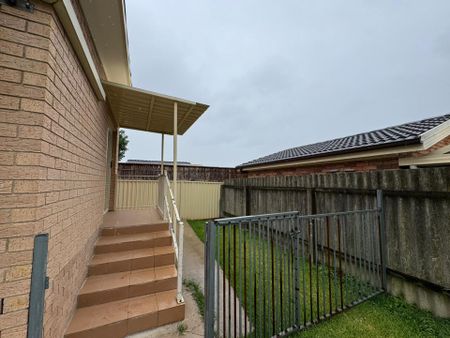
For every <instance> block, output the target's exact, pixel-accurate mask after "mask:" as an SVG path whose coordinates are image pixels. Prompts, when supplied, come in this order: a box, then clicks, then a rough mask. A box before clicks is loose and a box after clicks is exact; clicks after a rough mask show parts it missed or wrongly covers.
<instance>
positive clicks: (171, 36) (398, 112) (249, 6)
mask: <svg viewBox="0 0 450 338" xmlns="http://www.w3.org/2000/svg"><path fill="white" fill-rule="evenodd" d="M126 4H127V20H128V38H129V47H130V60H131V71H132V81H133V85H134V86H136V87H140V88H144V89H148V90H152V91H157V92H161V93H165V94H169V95H174V96H179V97H182V98H187V99H190V100H193V101H197V102H202V103H206V104H209V105H210V108H209V109H208V110H207V111H206V113H205V114H204V115H203V116H202V117H201V118H200V119H199V120H198V121H197V122H196V123H195V124H194V125H193V126H192V127H191V128H190V129H189V130H188V131H187V132H186V134H185V135H183V136H181V137H179V155H178V159H179V160H183V161H190V162H193V163H200V164H204V165H218V166H236V165H238V164H240V163H242V162H247V161H249V160H252V159H255V158H258V157H261V156H264V155H268V154H270V153H273V152H276V151H279V150H282V149H286V148H290V147H294V146H300V145H304V144H309V143H314V142H318V141H324V140H328V139H332V138H336V137H341V136H347V135H351V134H355V133H358V132H364V131H369V130H373V129H378V128H383V127H387V126H391V125H395V124H400V123H404V122H410V121H414V120H419V119H422V118H425V117H431V116H437V115H441V114H444V113H447V112H449V111H450V20H449V13H450V1H448V0H442V1H423V0H420V1H419V0H417V1H411V0H404V1H392V0H386V1H381V0H377V1H370V0H366V1H363V0H358V1H350V0H341V1H336V0H328V1H318V0H309V1H301V0H290V1H286V0H284V1H279V0H272V1H266V0H254V1H249V0H239V1H230V0H191V1H180V0H152V1H148V0H127V1H126ZM127 134H128V135H129V139H130V143H129V151H128V152H127V154H126V158H125V159H131V158H132V159H159V158H160V140H161V136H160V135H159V134H151V133H144V132H137V131H131V130H127ZM166 139H169V140H168V142H166V146H167V147H166V154H167V155H168V156H167V159H169V160H170V159H172V151H171V146H172V144H171V140H170V137H166Z"/></svg>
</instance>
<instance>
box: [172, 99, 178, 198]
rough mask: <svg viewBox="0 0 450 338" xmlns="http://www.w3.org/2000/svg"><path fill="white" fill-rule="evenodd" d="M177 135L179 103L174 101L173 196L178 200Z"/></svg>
mask: <svg viewBox="0 0 450 338" xmlns="http://www.w3.org/2000/svg"><path fill="white" fill-rule="evenodd" d="M177 135H178V103H177V102H174V103H173V171H172V172H173V197H174V198H175V203H176V202H177V151H178V149H177Z"/></svg>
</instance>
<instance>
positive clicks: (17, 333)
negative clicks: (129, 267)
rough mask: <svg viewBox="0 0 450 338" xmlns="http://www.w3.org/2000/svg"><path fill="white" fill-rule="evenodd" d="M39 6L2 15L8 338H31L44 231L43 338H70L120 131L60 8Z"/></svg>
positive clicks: (2, 263) (1, 316)
mask: <svg viewBox="0 0 450 338" xmlns="http://www.w3.org/2000/svg"><path fill="white" fill-rule="evenodd" d="M34 3H35V4H36V9H35V10H34V12H33V13H28V12H25V11H21V10H18V9H14V8H12V7H9V6H1V7H0V300H2V301H3V309H2V312H1V313H0V336H1V337H2V338H6V337H26V324H27V317H28V297H29V290H30V274H31V262H32V249H33V238H34V236H35V235H36V234H37V233H42V232H46V233H49V257H48V272H47V274H48V276H49V277H50V288H49V289H48V290H47V291H46V306H45V317H44V337H46V338H50V337H55V338H60V337H62V336H63V334H64V331H65V329H66V326H67V325H68V322H69V320H70V317H71V316H72V314H73V311H74V308H75V305H76V297H77V293H78V290H79V289H80V287H81V284H82V282H83V280H84V278H85V275H86V270H87V263H88V260H89V259H90V257H91V255H92V250H93V245H94V242H95V240H96V237H97V234H98V230H99V227H100V226H101V224H102V218H103V212H104V198H105V197H104V196H105V192H104V191H105V190H104V189H105V172H106V170H105V169H106V148H107V139H106V138H107V130H108V128H112V129H114V127H113V124H112V122H111V120H110V117H109V116H110V113H109V110H108V107H107V105H106V103H105V102H103V101H99V100H98V99H97V98H96V96H95V94H94V91H93V89H92V87H91V86H90V83H89V81H88V79H87V77H86V76H85V74H84V72H83V70H82V68H81V65H80V63H79V61H78V59H77V57H76V55H75V52H74V50H73V49H72V47H71V44H70V42H69V40H68V38H67V36H66V34H65V32H64V29H63V27H62V26H61V24H60V22H59V21H58V18H57V16H56V14H55V12H54V10H53V8H52V7H51V6H50V5H47V4H45V3H42V2H40V1H35V2H34ZM75 3H76V2H75ZM82 26H83V25H82ZM85 34H86V36H87V38H89V36H88V34H87V33H86V32H85ZM88 42H90V40H88ZM91 48H92V46H91ZM94 59H95V58H94ZM100 74H102V72H100ZM113 134H115V135H116V136H117V133H113ZM115 141H117V138H116V139H115ZM116 143H117V142H116ZM116 147H117V144H114V145H113V149H115V148H116ZM112 176H113V177H115V173H114V170H113V174H112ZM111 191H114V185H113V184H112V186H111Z"/></svg>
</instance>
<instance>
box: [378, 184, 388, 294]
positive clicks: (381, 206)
mask: <svg viewBox="0 0 450 338" xmlns="http://www.w3.org/2000/svg"><path fill="white" fill-rule="evenodd" d="M377 208H378V212H379V216H378V217H379V226H380V258H381V259H380V263H381V285H382V286H383V289H384V290H385V291H386V290H387V279H386V261H387V252H386V244H387V243H386V220H385V215H384V203H383V190H381V189H378V190H377Z"/></svg>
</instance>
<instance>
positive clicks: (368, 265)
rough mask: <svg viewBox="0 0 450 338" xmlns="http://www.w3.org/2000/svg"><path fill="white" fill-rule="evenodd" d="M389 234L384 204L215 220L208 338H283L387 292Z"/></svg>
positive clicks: (208, 274)
mask: <svg viewBox="0 0 450 338" xmlns="http://www.w3.org/2000/svg"><path fill="white" fill-rule="evenodd" d="M379 197H380V199H379V200H380V201H381V200H382V199H381V195H380V196H379ZM384 236H385V234H384V220H383V209H382V205H380V206H379V207H377V208H376V209H366V210H358V211H349V212H336V213H328V214H316V215H301V214H300V213H299V212H283V213H275V214H267V215H257V216H242V217H233V218H224V219H218V220H215V221H210V222H209V223H208V224H207V236H206V251H205V260H206V262H205V293H206V305H205V306H206V309H205V310H206V311H205V336H206V337H214V336H220V337H247V336H248V337H272V336H283V335H287V334H290V333H292V332H295V331H300V330H303V329H305V328H307V327H309V326H311V325H313V324H317V323H319V322H322V321H323V320H325V319H328V318H330V317H332V316H334V315H336V314H337V313H340V312H342V311H344V310H346V309H348V308H351V307H352V306H354V305H356V304H359V303H361V302H363V301H365V300H367V299H369V298H371V297H373V296H375V295H377V294H379V293H381V292H383V290H384V289H385V286H386V269H385V264H384V251H383V250H384V247H383V245H384V244H383V243H384Z"/></svg>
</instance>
